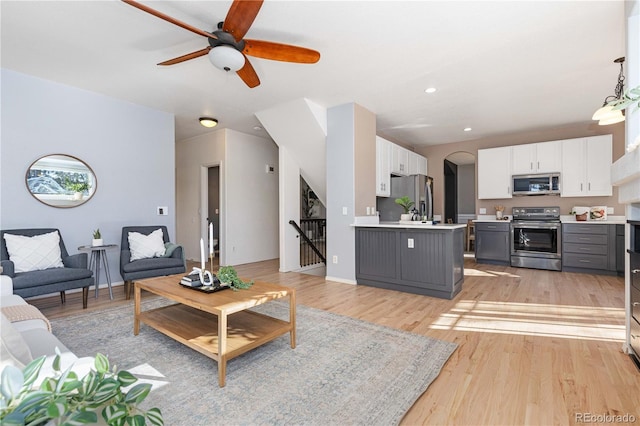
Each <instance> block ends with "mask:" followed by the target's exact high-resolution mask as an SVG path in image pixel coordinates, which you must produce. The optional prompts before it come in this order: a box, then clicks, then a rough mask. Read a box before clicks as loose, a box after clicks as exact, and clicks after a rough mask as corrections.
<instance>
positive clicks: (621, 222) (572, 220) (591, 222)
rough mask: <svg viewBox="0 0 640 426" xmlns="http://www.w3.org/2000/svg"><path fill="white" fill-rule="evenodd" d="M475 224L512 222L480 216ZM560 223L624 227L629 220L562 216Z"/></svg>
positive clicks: (614, 217) (618, 217)
mask: <svg viewBox="0 0 640 426" xmlns="http://www.w3.org/2000/svg"><path fill="white" fill-rule="evenodd" d="M473 221H474V222H507V223H508V222H511V216H509V220H498V219H496V218H495V216H493V215H492V216H478V219H474V220H473ZM560 222H562V223H579V224H580V225H624V224H625V223H627V219H626V218H625V217H624V216H609V217H607V220H586V221H578V220H576V217H575V216H574V215H560Z"/></svg>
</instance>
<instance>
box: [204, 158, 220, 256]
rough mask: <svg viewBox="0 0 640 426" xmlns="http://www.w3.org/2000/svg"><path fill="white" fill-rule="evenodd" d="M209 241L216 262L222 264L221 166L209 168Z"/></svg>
mask: <svg viewBox="0 0 640 426" xmlns="http://www.w3.org/2000/svg"><path fill="white" fill-rule="evenodd" d="M207 193H208V196H207V201H208V202H207V206H208V208H207V231H208V232H207V243H208V244H209V245H208V247H212V248H213V253H214V263H215V264H217V265H219V264H220V261H219V259H220V246H221V244H220V166H212V167H209V168H208V170H207Z"/></svg>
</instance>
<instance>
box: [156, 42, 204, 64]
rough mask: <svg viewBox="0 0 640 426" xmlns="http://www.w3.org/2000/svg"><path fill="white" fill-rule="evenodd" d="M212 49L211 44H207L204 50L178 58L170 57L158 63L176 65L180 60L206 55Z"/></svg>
mask: <svg viewBox="0 0 640 426" xmlns="http://www.w3.org/2000/svg"><path fill="white" fill-rule="evenodd" d="M210 50H211V46H207V47H205V48H204V49H202V50H198V51H196V52H191V53H187V54H186V55H182V56H178V57H177V58H173V59H169V60H168V61H164V62H160V63H159V64H158V65H174V64H179V63H180V62H184V61H188V60H189V59H195V58H199V57H200V56H204V55H206V54H207V53H209V51H210Z"/></svg>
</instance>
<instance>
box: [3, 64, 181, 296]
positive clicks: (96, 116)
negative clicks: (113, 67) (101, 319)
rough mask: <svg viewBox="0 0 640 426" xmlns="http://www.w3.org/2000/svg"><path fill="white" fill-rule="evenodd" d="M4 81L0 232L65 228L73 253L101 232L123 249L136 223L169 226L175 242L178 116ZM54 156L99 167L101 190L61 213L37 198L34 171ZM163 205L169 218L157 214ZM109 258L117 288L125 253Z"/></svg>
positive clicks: (38, 83)
mask: <svg viewBox="0 0 640 426" xmlns="http://www.w3.org/2000/svg"><path fill="white" fill-rule="evenodd" d="M1 79H2V80H1V84H2V98H1V99H2V110H1V114H2V118H1V119H2V121H1V124H2V135H1V136H2V137H1V140H0V153H1V155H0V166H1V167H0V179H1V181H0V186H1V187H2V190H1V198H0V228H2V229H11V228H32V227H33V228H40V227H55V228H60V231H61V234H62V237H63V239H64V242H65V245H66V247H67V251H69V253H71V254H73V253H77V248H78V246H81V245H86V244H91V238H92V231H93V230H94V229H96V228H100V231H101V233H102V236H103V239H104V240H105V243H107V244H111V243H113V244H118V245H119V244H120V237H121V234H122V227H123V226H129V225H166V226H167V228H168V230H169V234H170V236H171V239H172V240H174V239H175V218H176V215H175V213H176V211H175V195H174V194H175V175H174V134H175V130H174V117H173V115H172V114H169V113H166V112H162V111H156V110H152V109H149V108H147V107H143V106H139V105H135V104H132V103H128V102H124V101H120V100H117V99H113V98H110V97H107V96H104V95H100V94H96V93H92V92H88V91H85V90H81V89H77V88H74V87H70V86H66V85H62V84H58V83H54V82H51V81H47V80H42V79H39V78H34V77H31V76H28V75H25V74H20V73H16V72H13V71H10V70H6V69H3V70H2V73H1ZM53 153H62V154H68V155H72V156H75V157H78V158H80V159H81V160H83V161H85V162H86V163H87V164H88V165H89V166H90V167H91V168H92V169H93V171H94V173H95V174H96V177H97V182H98V186H97V190H96V193H95V195H94V196H93V198H91V199H90V200H89V201H88V202H86V203H85V204H83V205H81V206H79V207H75V208H67V209H63V208H54V207H49V206H46V205H44V204H42V203H40V202H39V201H37V200H36V199H35V198H33V197H32V196H31V195H30V194H29V192H28V191H27V188H26V184H25V173H26V171H27V168H28V167H29V166H30V165H31V163H32V162H33V161H35V160H36V159H38V158H39V157H41V156H43V155H46V154H53ZM157 206H167V207H168V210H169V215H168V216H157V215H156V207H157ZM107 255H108V260H109V266H110V268H109V269H110V275H111V280H112V282H118V281H122V277H120V273H119V258H120V250H119V249H118V250H110V251H108V253H107ZM105 282H106V280H105V278H104V275H102V277H101V279H100V283H105ZM89 303H91V302H89Z"/></svg>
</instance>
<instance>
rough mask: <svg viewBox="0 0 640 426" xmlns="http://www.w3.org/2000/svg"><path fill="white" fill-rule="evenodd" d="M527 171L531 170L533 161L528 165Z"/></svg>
mask: <svg viewBox="0 0 640 426" xmlns="http://www.w3.org/2000/svg"><path fill="white" fill-rule="evenodd" d="M529 170H533V161H532V162H530V163H529Z"/></svg>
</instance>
